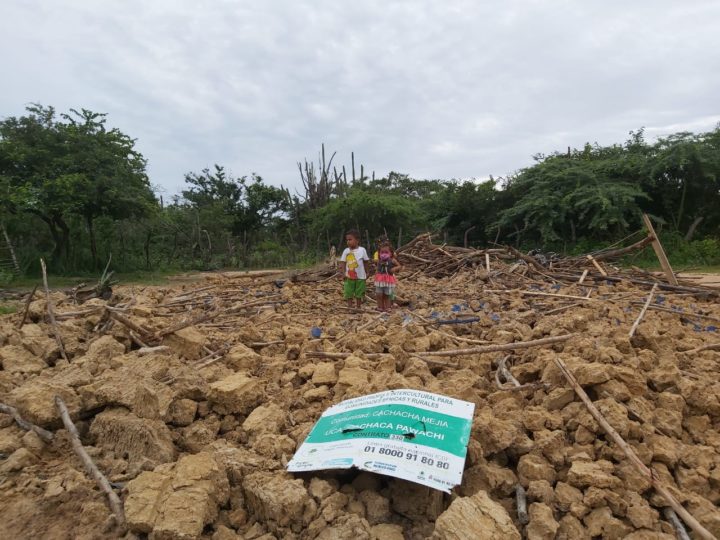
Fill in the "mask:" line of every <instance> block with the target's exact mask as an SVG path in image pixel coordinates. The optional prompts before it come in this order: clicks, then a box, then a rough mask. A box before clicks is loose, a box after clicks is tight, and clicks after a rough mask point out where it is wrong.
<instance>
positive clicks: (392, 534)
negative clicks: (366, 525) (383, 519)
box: [370, 523, 405, 540]
mask: <svg viewBox="0 0 720 540" xmlns="http://www.w3.org/2000/svg"><path fill="white" fill-rule="evenodd" d="M370 535H371V536H372V539H373V540H405V535H404V534H403V528H402V527H401V526H400V525H392V524H390V523H379V524H378V525H373V526H372V527H370Z"/></svg>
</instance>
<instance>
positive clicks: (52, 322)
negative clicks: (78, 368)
mask: <svg viewBox="0 0 720 540" xmlns="http://www.w3.org/2000/svg"><path fill="white" fill-rule="evenodd" d="M40 267H41V268H42V275H43V285H44V286H45V299H46V304H47V312H48V317H49V318H50V325H51V326H52V329H53V335H54V336H55V341H56V342H57V345H58V348H59V349H60V354H61V355H62V357H63V360H65V361H66V362H68V357H67V353H66V352H65V345H63V342H62V336H61V335H60V330H59V329H58V325H57V321H56V320H55V312H54V309H53V301H52V298H50V287H48V280H47V268H46V267H45V260H44V259H42V258H41V259H40Z"/></svg>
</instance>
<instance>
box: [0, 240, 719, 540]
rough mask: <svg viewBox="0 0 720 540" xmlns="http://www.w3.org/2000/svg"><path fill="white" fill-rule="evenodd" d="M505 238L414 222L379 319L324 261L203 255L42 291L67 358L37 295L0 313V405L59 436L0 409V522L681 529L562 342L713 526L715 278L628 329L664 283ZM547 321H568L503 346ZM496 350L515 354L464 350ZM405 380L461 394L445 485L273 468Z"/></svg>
mask: <svg viewBox="0 0 720 540" xmlns="http://www.w3.org/2000/svg"><path fill="white" fill-rule="evenodd" d="M486 255H487V257H486ZM521 255H523V257H519V256H518V255H517V254H515V253H513V252H512V250H498V251H493V250H486V251H482V252H478V251H477V250H463V249H462V248H449V247H447V246H438V245H437V244H433V243H432V241H431V239H430V238H429V237H419V239H416V240H415V241H414V242H413V243H411V244H409V245H408V246H406V247H405V249H404V250H402V251H401V257H402V256H404V257H405V260H404V262H407V263H408V272H407V273H406V274H404V275H402V276H400V287H401V289H400V294H401V297H402V299H403V304H404V306H403V307H402V308H398V309H397V310H396V311H395V312H394V313H392V314H390V315H382V314H379V313H376V312H374V311H373V310H372V309H371V308H370V305H366V307H365V309H364V310H363V311H362V312H355V311H354V310H347V309H346V308H344V306H343V303H342V302H341V300H340V284H339V283H338V282H337V281H336V280H328V281H322V279H325V278H323V277H322V275H321V274H322V273H318V274H317V276H316V277H314V278H312V276H310V277H308V276H309V274H308V275H306V276H305V277H306V278H308V279H297V280H296V281H295V282H293V281H292V280H285V279H283V277H282V276H279V275H277V274H273V275H262V274H261V275H254V276H253V275H250V276H245V275H242V274H239V273H236V274H219V273H218V274H205V275H204V276H203V277H202V279H200V280H199V281H197V282H195V283H192V284H185V285H178V286H174V287H134V288H133V287H115V288H114V293H113V296H112V297H111V298H110V299H108V300H102V299H97V298H95V299H91V300H89V301H87V302H85V303H83V304H82V305H79V304H77V303H76V300H75V299H74V298H73V296H72V295H66V294H64V293H60V292H52V294H51V298H52V301H53V303H54V311H55V316H56V319H57V327H58V331H59V333H60V334H61V336H62V340H63V345H64V348H65V351H66V353H67V356H68V360H69V361H65V360H64V359H63V358H62V357H61V355H60V351H59V349H58V347H57V344H56V341H55V339H54V338H53V336H54V334H53V330H52V328H51V327H50V325H49V323H48V320H47V310H46V300H45V295H44V294H42V295H40V294H36V296H35V297H34V299H32V300H31V302H30V304H29V309H28V319H27V321H26V322H25V324H24V325H23V326H22V328H18V323H19V315H8V316H3V317H2V318H0V365H2V369H1V370H0V396H1V397H0V401H2V402H4V403H6V404H8V405H10V406H12V407H15V408H16V409H17V412H18V413H19V414H20V415H21V416H22V418H23V419H25V420H26V421H28V422H31V423H32V424H35V425H36V426H40V427H42V428H44V429H47V430H50V431H52V432H54V433H55V436H54V437H53V438H52V440H51V441H50V442H45V441H43V440H42V439H41V438H40V437H39V436H38V435H37V433H36V432H33V431H25V430H24V429H22V428H21V427H20V426H19V425H18V424H17V423H16V422H15V420H14V419H13V418H12V416H10V415H6V414H0V517H1V518H2V519H0V535H1V536H2V537H8V538H12V537H21V536H29V535H32V536H37V537H43V536H48V535H49V534H54V535H57V536H58V537H72V538H96V537H98V536H101V537H122V536H123V535H125V534H128V533H129V534H135V535H141V537H144V536H142V535H147V537H148V538H153V539H189V538H204V539H216V540H217V539H231V538H242V539H248V540H250V539H263V540H270V539H273V538H274V539H284V538H288V539H298V540H299V539H315V538H317V539H320V540H329V539H337V538H349V539H353V540H355V539H376V538H377V539H394V538H398V539H400V538H409V539H427V538H435V539H438V540H439V539H455V538H473V537H475V538H532V539H536V538H537V539H540V538H543V539H545V538H548V539H551V538H594V537H598V538H625V537H627V538H635V539H641V538H668V539H669V538H672V537H674V535H675V529H674V527H673V525H672V520H671V519H670V518H668V517H667V514H666V510H665V508H666V507H667V501H666V500H665V499H664V498H663V497H662V496H661V495H660V494H659V493H658V492H656V491H655V490H654V489H653V488H652V487H651V485H650V482H649V481H648V479H647V478H646V477H644V476H643V475H642V474H640V473H639V471H638V469H637V468H636V467H634V466H633V464H632V463H631V462H630V461H629V460H628V459H627V457H626V456H625V454H624V453H623V451H622V450H621V449H620V448H618V447H616V445H615V444H614V443H613V442H612V440H611V439H610V438H609V437H608V436H607V435H606V434H605V432H604V431H603V429H602V428H601V426H599V425H598V423H597V422H596V420H595V419H594V418H593V416H592V415H591V414H590V413H589V411H588V410H587V408H586V407H585V405H584V404H583V403H582V402H581V401H580V400H579V399H578V398H577V396H576V394H575V392H574V391H573V390H572V388H570V386H569V385H568V383H567V380H566V379H565V377H564V376H563V373H562V372H561V371H560V369H559V367H558V365H557V364H556V362H555V359H557V358H559V359H561V360H562V362H563V363H564V365H565V366H567V369H568V370H570V371H571V372H572V373H573V375H574V377H575V378H576V379H577V381H578V382H579V384H580V385H581V386H582V388H583V389H584V390H585V392H586V393H587V394H588V395H589V396H590V398H591V399H592V401H593V403H594V405H595V406H596V407H597V409H598V410H599V411H600V412H601V414H602V415H603V417H604V418H605V419H606V420H607V421H608V423H609V424H610V425H611V426H612V427H613V428H614V429H615V430H616V431H617V433H618V434H619V435H620V436H621V437H622V438H623V439H624V440H625V441H626V442H627V443H628V445H630V447H632V449H633V450H634V452H635V453H636V454H637V455H638V457H639V458H640V460H641V461H642V463H643V464H645V465H646V466H648V467H650V468H651V469H652V470H653V471H654V474H655V475H656V476H657V477H658V478H660V479H662V481H663V482H664V483H665V485H667V486H668V489H669V490H670V491H671V493H672V495H673V496H674V497H675V498H676V499H677V500H678V501H679V502H680V503H681V504H682V505H683V507H684V508H685V509H687V510H688V511H689V512H690V513H691V514H692V515H693V516H694V517H695V518H696V519H697V520H698V521H699V522H700V523H701V524H702V526H704V527H705V528H706V529H707V530H709V531H710V532H711V533H712V534H714V535H716V536H720V511H719V510H718V506H719V505H720V383H719V382H718V380H719V379H718V373H720V351H719V350H718V348H716V347H714V346H713V345H714V344H717V343H719V342H720V333H718V331H717V327H718V326H719V323H720V307H719V306H718V303H717V300H716V299H717V290H713V289H709V288H701V287H697V286H694V285H692V284H688V283H685V284H683V283H680V284H679V285H678V286H677V287H669V288H668V287H665V286H664V285H662V284H661V285H660V286H659V287H658V289H657V290H656V291H655V293H654V294H653V297H652V299H651V301H650V303H648V309H647V311H646V313H645V314H644V317H643V318H642V320H641V321H640V322H639V323H638V325H637V329H636V331H635V332H634V335H633V336H632V338H631V337H629V331H630V329H631V327H632V326H633V324H634V323H635V322H636V321H637V319H638V314H639V313H640V310H641V309H642V308H643V306H644V305H645V304H646V303H647V298H648V294H649V293H650V289H651V287H652V286H653V284H654V283H656V282H658V281H659V278H657V277H656V276H647V275H639V274H638V273H637V272H621V271H615V270H614V269H613V268H612V267H611V265H610V264H608V261H609V260H611V257H609V258H604V257H603V256H602V254H596V255H597V256H596V257H595V261H596V263H598V264H599V265H602V266H601V267H602V268H603V269H604V270H605V271H606V274H607V275H606V276H603V275H602V274H601V273H600V272H599V271H598V269H597V268H596V266H595V264H594V263H591V262H590V261H588V260H587V259H586V258H576V259H572V260H570V259H568V260H562V261H557V260H553V259H549V260H548V259H544V260H541V258H539V257H532V258H531V259H527V257H530V256H529V255H525V254H521ZM421 259H424V260H421ZM488 261H489V262H490V265H489V266H490V269H489V271H488V265H487V263H488ZM585 270H587V272H585ZM583 274H584V275H585V277H584V278H583V279H580V278H581V277H582V275H583ZM301 277H302V276H301ZM436 277H437V278H441V279H442V286H440V285H439V282H438V281H437V280H436ZM310 278H311V279H310ZM304 281H305V282H304ZM579 281H580V283H578V282H579ZM23 300H24V299H23ZM23 300H20V301H19V302H20V303H21V304H22V305H23V306H24V302H23ZM313 327H317V328H318V329H320V337H319V338H315V337H312V334H311V328H313ZM315 333H316V334H317V332H315ZM561 336H570V337H569V338H567V339H566V340H564V341H552V340H551V341H543V342H540V344H539V345H536V346H529V347H526V348H516V347H515V345H517V344H518V343H521V342H522V343H526V342H530V341H534V340H543V339H547V338H555V337H561ZM488 346H493V347H494V346H507V347H504V348H505V349H507V350H495V352H477V351H478V348H481V347H488ZM496 349H497V348H496ZM480 350H481V351H482V350H483V349H480ZM485 350H487V349H485ZM463 351H464V352H463ZM468 351H469V352H468ZM473 351H474V352H473ZM502 367H504V368H506V370H507V372H509V375H510V376H507V373H499V371H502ZM513 380H514V381H515V382H513ZM515 383H517V384H515ZM518 385H519V386H518ZM397 388H416V389H422V390H426V391H429V392H434V393H439V394H446V395H449V396H452V397H456V398H459V399H463V400H468V401H472V402H474V403H475V404H476V410H475V411H476V412H475V417H474V419H473V428H472V437H471V440H470V444H469V446H468V457H467V461H466V470H465V473H464V477H463V483H462V484H461V485H460V486H458V487H457V488H456V489H455V490H454V493H453V494H452V495H450V496H448V495H445V494H443V493H440V492H437V491H434V490H431V489H429V488H426V487H423V486H420V485H417V484H412V483H409V482H404V481H401V480H398V479H394V478H390V477H384V476H379V475H373V474H369V473H365V472H358V471H345V472H338V473H333V472H332V471H328V472H323V473H322V474H303V475H291V474H289V473H287V472H286V471H285V465H286V463H287V462H288V460H289V459H290V458H291V457H292V455H293V453H294V452H295V450H296V449H297V447H298V446H299V444H300V443H302V441H303V440H304V438H305V437H306V436H307V434H308V433H309V431H310V429H311V428H312V426H313V424H314V422H315V421H316V420H317V419H318V418H319V416H320V415H321V413H322V412H323V411H324V410H325V409H327V408H328V407H329V406H331V405H333V404H335V403H337V402H339V401H341V400H343V399H348V398H352V397H356V396H360V395H364V394H368V393H372V392H380V391H384V390H389V389H397ZM56 395H58V396H60V397H61V398H62V400H63V401H64V402H65V403H66V404H67V407H68V409H69V411H70V415H71V416H72V418H73V420H74V422H75V423H76V426H77V428H78V432H79V434H80V436H81V438H82V442H83V445H84V446H85V449H86V450H87V453H88V454H89V455H90V457H91V458H92V459H93V460H94V462H95V463H96V464H97V466H98V467H99V469H100V470H101V471H102V472H103V473H104V474H105V475H106V476H107V477H108V479H109V481H110V482H111V483H112V487H113V488H114V490H115V491H116V493H117V494H118V495H119V496H120V497H121V499H122V500H123V502H124V506H125V513H126V518H127V526H128V530H127V531H124V530H119V529H118V528H117V527H116V526H115V524H114V523H113V521H112V520H110V519H109V516H110V509H109V508H108V506H107V503H106V501H105V499H104V498H103V495H102V494H101V493H100V492H99V491H98V490H97V489H96V488H95V485H94V483H93V481H92V480H91V479H89V478H88V477H87V476H86V475H85V473H84V470H83V467H82V464H81V463H80V462H79V460H78V459H77V458H76V457H75V455H74V454H73V452H72V450H71V449H70V443H69V440H68V438H67V434H66V432H65V431H64V430H63V429H61V428H62V424H61V422H60V418H59V416H58V412H57V410H56V408H55V406H54V403H53V400H54V396H56ZM518 486H522V487H523V488H524V491H525V493H526V497H527V520H520V519H519V516H518V508H517V499H516V491H517V488H518Z"/></svg>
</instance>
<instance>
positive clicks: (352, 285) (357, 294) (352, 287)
mask: <svg viewBox="0 0 720 540" xmlns="http://www.w3.org/2000/svg"><path fill="white" fill-rule="evenodd" d="M363 296H365V280H364V279H347V278H345V284H344V285H343V297H344V298H345V300H350V299H351V298H362V297H363Z"/></svg>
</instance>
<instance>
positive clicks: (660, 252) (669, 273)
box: [642, 214, 678, 285]
mask: <svg viewBox="0 0 720 540" xmlns="http://www.w3.org/2000/svg"><path fill="white" fill-rule="evenodd" d="M642 218H643V222H644V223H645V227H646V228H647V230H648V232H649V233H650V236H652V238H653V240H652V247H653V249H654V250H655V255H657V258H658V261H660V266H661V267H662V269H663V271H664V272H665V277H666V278H667V280H668V283H670V285H677V284H678V280H677V278H676V277H675V273H674V272H673V269H672V267H671V266H670V261H668V258H667V255H665V250H664V249H663V247H662V244H661V243H660V240H659V239H658V236H657V234H656V233H655V229H654V228H653V225H652V222H651V221H650V218H649V217H648V215H647V214H643V215H642Z"/></svg>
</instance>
